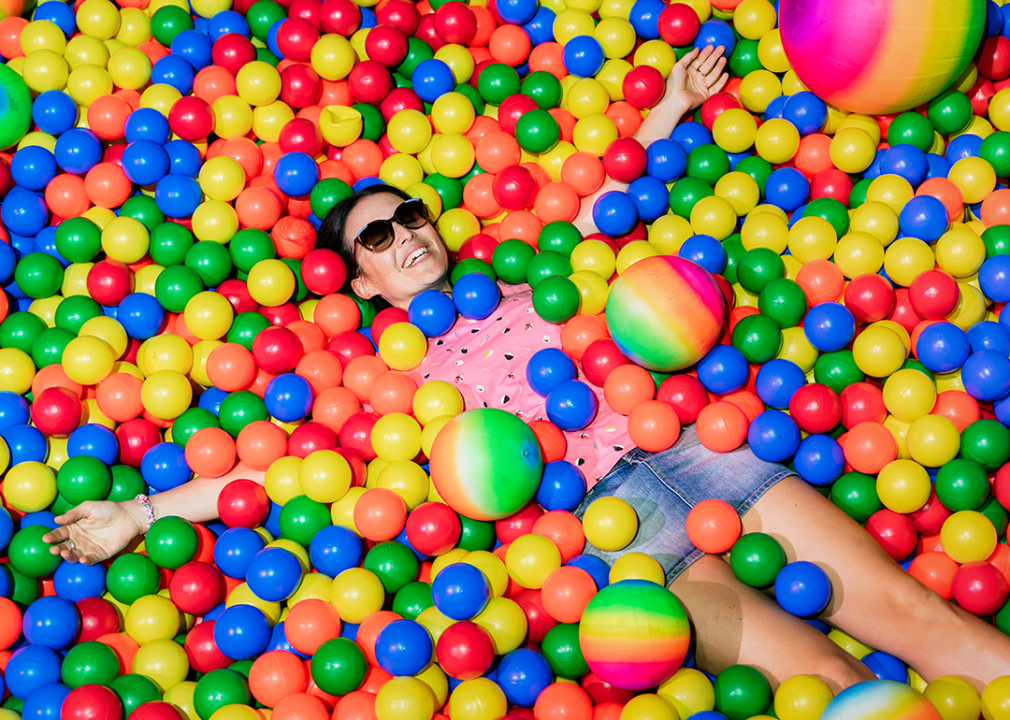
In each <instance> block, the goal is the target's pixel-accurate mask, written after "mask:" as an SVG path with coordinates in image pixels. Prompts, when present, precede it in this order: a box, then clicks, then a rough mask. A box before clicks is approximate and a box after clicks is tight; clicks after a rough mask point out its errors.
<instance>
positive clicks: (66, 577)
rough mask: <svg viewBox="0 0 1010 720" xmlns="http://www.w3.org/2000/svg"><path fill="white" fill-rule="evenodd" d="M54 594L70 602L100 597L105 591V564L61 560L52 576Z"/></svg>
mask: <svg viewBox="0 0 1010 720" xmlns="http://www.w3.org/2000/svg"><path fill="white" fill-rule="evenodd" d="M53 589H54V590H56V596H57V597H60V598H63V599H64V600H67V601H69V602H72V603H76V602H77V601H79V600H83V599H85V598H96V597H101V596H102V594H103V593H104V592H105V566H104V565H102V564H101V563H99V564H97V565H85V564H83V563H69V562H62V563H60V565H59V567H57V568H56V573H55V575H54V576H53Z"/></svg>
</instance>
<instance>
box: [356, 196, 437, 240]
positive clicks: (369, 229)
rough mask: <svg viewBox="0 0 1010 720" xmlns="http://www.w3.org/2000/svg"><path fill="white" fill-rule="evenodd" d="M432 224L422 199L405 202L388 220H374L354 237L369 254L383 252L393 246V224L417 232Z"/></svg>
mask: <svg viewBox="0 0 1010 720" xmlns="http://www.w3.org/2000/svg"><path fill="white" fill-rule="evenodd" d="M429 222H430V220H429V218H428V208H427V207H426V206H425V204H424V201H423V200H421V199H420V198H411V199H410V200H404V201H403V202H402V203H400V205H399V206H398V207H397V208H396V212H394V213H393V217H391V218H389V219H388V220H372V222H370V223H368V224H367V225H365V227H363V228H362V229H361V231H360V232H359V233H358V234H357V235H355V236H354V242H355V243H356V244H358V245H360V246H361V247H363V248H365V250H367V251H368V252H382V251H383V250H385V249H386V248H388V247H389V246H390V245H392V244H393V237H394V235H395V233H394V231H393V223H396V224H397V225H400V226H402V227H405V228H407V229H408V230H417V229H419V228H422V227H424V226H425V225H427V224H428V223H429Z"/></svg>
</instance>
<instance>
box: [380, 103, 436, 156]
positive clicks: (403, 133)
mask: <svg viewBox="0 0 1010 720" xmlns="http://www.w3.org/2000/svg"><path fill="white" fill-rule="evenodd" d="M386 132H387V134H388V136H389V144H390V145H392V146H393V147H394V148H395V149H396V150H399V151H400V152H401V153H407V154H408V155H416V154H417V153H419V152H421V151H422V150H423V149H424V148H425V147H426V146H427V145H428V143H429V142H431V135H432V130H431V123H429V122H428V118H426V117H425V116H424V114H422V113H421V112H419V111H417V110H411V109H406V110H401V111H400V112H398V113H396V114H395V115H393V117H392V118H390V120H389V125H388V126H387V129H386Z"/></svg>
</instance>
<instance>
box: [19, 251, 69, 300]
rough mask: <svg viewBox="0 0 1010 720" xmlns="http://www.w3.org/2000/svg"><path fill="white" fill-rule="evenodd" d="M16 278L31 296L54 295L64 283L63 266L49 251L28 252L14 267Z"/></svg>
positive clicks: (24, 291)
mask: <svg viewBox="0 0 1010 720" xmlns="http://www.w3.org/2000/svg"><path fill="white" fill-rule="evenodd" d="M14 280H15V282H17V284H18V287H19V288H20V289H21V291H22V292H23V293H24V294H25V295H27V296H28V297H30V298H34V299H36V300H38V299H39V298H47V297H52V296H53V295H55V294H56V292H57V291H58V290H59V289H60V285H62V284H63V266H62V265H60V261H59V260H57V259H56V258H54V257H53V256H52V255H50V254H49V253H44V252H33V253H28V254H27V255H25V256H23V257H22V258H21V259H20V260H18V264H17V265H16V266H15V267H14Z"/></svg>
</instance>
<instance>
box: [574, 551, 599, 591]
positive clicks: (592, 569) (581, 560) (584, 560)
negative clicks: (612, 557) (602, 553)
mask: <svg viewBox="0 0 1010 720" xmlns="http://www.w3.org/2000/svg"><path fill="white" fill-rule="evenodd" d="M565 566H566V567H576V568H578V569H579V570H585V571H586V572H587V573H589V577H591V578H592V579H593V582H594V583H596V589H597V590H602V589H603V588H605V587H607V585H609V584H610V565H608V564H607V561H606V560H604V559H603V558H601V557H598V556H596V555H576V556H575V557H573V558H572V559H571V560H569V561H568V562H566V563H565Z"/></svg>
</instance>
